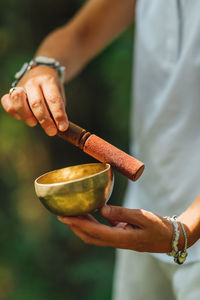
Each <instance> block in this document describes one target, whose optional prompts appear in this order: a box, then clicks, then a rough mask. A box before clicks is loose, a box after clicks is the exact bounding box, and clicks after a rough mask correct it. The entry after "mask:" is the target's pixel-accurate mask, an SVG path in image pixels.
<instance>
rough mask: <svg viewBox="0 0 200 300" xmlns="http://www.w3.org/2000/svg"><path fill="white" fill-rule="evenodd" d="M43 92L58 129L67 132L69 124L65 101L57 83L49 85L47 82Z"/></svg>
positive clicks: (43, 86)
mask: <svg viewBox="0 0 200 300" xmlns="http://www.w3.org/2000/svg"><path fill="white" fill-rule="evenodd" d="M42 91H43V93H44V97H45V100H46V102H47V105H48V107H49V110H50V112H51V114H52V116H53V118H54V120H55V123H56V125H57V127H58V129H59V130H60V131H65V130H67V128H68V126H69V122H68V118H67V115H66V112H65V104H64V99H63V97H62V93H61V91H60V90H59V88H58V85H57V83H56V82H55V81H53V82H51V84H49V82H46V81H45V82H44V83H43V84H42Z"/></svg>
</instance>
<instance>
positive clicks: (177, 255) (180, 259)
mask: <svg viewBox="0 0 200 300" xmlns="http://www.w3.org/2000/svg"><path fill="white" fill-rule="evenodd" d="M164 218H165V219H167V220H169V221H170V222H172V224H173V228H174V232H173V237H172V251H171V252H170V253H167V255H169V256H173V257H174V262H175V263H177V264H179V265H181V264H183V263H184V262H185V260H186V257H187V255H188V254H187V251H186V249H187V234H186V231H185V228H184V226H183V224H182V222H181V221H178V222H179V224H180V226H181V229H182V232H183V235H184V238H185V245H184V250H181V251H179V250H178V240H179V236H180V231H179V229H178V222H177V216H173V217H164Z"/></svg>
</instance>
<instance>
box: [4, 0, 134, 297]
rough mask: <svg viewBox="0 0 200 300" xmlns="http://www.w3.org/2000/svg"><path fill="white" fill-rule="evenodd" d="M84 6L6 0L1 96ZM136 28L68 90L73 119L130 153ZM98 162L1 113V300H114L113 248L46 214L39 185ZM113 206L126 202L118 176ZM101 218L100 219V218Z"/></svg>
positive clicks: (48, 0)
mask: <svg viewBox="0 0 200 300" xmlns="http://www.w3.org/2000/svg"><path fill="white" fill-rule="evenodd" d="M82 3H83V1H80V0H79V1H78V0H76V1H75V0H69V1H65V0H60V1H59V2H58V1H57V2H55V1H53V0H43V1H39V0H29V1H25V0H21V1H16V0H1V2H0V11H1V16H0V93H1V95H3V94H4V93H6V92H7V91H8V90H9V88H10V82H11V81H12V80H13V74H14V73H15V72H16V71H17V70H18V69H19V68H20V66H21V65H22V63H23V62H24V61H26V60H30V59H31V57H32V56H33V54H34V51H35V49H36V47H37V45H39V43H40V41H41V39H42V38H43V37H44V36H45V35H46V34H47V33H48V32H49V31H50V30H52V29H53V28H55V27H57V26H60V25H61V24H63V23H65V22H66V21H67V20H68V19H70V18H71V17H72V16H73V14H74V13H75V12H76V11H77V9H78V8H79V7H80V5H81V4H82ZM132 31H133V30H132V29H130V30H129V31H127V32H126V33H125V34H123V36H122V37H120V38H119V39H117V40H116V41H115V42H114V43H112V45H111V46H109V47H108V48H107V49H105V50H104V51H103V53H101V54H100V55H99V56H98V57H97V58H96V59H95V60H94V61H93V62H91V63H90V64H89V65H88V66H87V67H86V68H85V70H84V71H83V72H82V73H81V74H80V75H79V76H78V77H77V78H76V79H75V80H73V81H72V82H70V83H69V84H68V85H67V87H66V94H67V102H68V104H67V110H68V114H69V117H70V120H72V121H73V122H75V123H77V124H79V125H80V126H82V127H84V128H86V129H88V130H90V131H92V132H95V133H96V134H98V135H99V136H101V137H103V138H105V139H106V140H108V141H110V142H111V143H113V144H114V145H116V146H118V147H120V148H121V149H123V150H125V151H128V138H129V107H130V103H129V102H130V86H131V65H132V61H131V60H132V51H133V50H132V35H133V32H132ZM92 161H93V159H92V158H90V157H89V156H87V155H86V154H84V153H82V152H81V151H80V150H79V149H76V148H75V147H74V146H72V145H69V144H67V143H66V142H64V141H62V140H60V139H59V138H57V137H54V138H49V137H47V136H46V135H45V134H44V133H43V131H42V130H41V129H40V128H39V127H37V128H34V129H31V128H28V127H26V126H25V125H24V124H23V122H21V121H16V120H14V119H12V118H11V117H9V116H8V115H6V114H5V113H4V111H3V109H2V108H0V195H1V201H0V230H1V234H0V300H18V299H19V300H27V299H28V300H32V299H33V300H35V299H37V300H44V299H49V300H57V299H60V300H62V299H63V300H64V299H65V300H66V299H69V300H77V299H84V300H109V299H110V298H111V285H112V274H113V268H114V250H113V249H111V248H98V247H95V246H88V245H85V244H84V243H83V242H81V241H80V240H79V239H78V238H77V237H75V236H74V235H73V234H72V233H71V232H70V231H69V230H68V229H67V228H66V227H65V226H64V225H63V224H61V223H59V222H58V221H57V219H56V217H55V216H53V215H51V214H50V213H49V212H47V211H46V210H45V209H44V208H43V207H42V206H41V204H40V203H39V201H38V199H37V198H36V196H35V194H34V188H33V181H34V179H35V178H36V177H37V176H39V175H40V174H41V173H44V172H46V171H49V170H51V169H54V168H60V167H64V166H68V165H74V164H79V163H85V162H92ZM115 177H116V178H115V187H114V192H113V195H112V197H111V200H110V203H112V204H115V205H120V204H121V203H122V199H123V195H124V191H125V187H126V183H127V181H126V179H125V178H124V177H123V176H121V175H119V174H116V176H115ZM97 217H98V216H97Z"/></svg>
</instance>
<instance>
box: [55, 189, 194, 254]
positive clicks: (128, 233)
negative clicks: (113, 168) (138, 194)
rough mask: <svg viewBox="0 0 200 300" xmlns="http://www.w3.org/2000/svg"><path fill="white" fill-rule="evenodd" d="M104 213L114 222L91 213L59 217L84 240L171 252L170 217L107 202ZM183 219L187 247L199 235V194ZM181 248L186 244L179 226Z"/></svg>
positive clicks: (136, 249) (151, 250)
mask: <svg viewBox="0 0 200 300" xmlns="http://www.w3.org/2000/svg"><path fill="white" fill-rule="evenodd" d="M101 214H102V216H103V217H104V218H106V219H107V220H108V221H109V222H110V223H111V224H113V226H106V225H103V224H100V223H98V222H97V221H96V220H95V219H94V218H93V217H92V216H90V215H88V216H87V217H83V216H82V217H76V218H75V217H58V219H59V220H60V221H61V222H63V223H64V224H66V225H67V226H68V227H69V228H71V229H72V230H73V232H74V233H75V234H76V235H77V236H79V237H80V238H81V239H82V240H83V241H84V242H86V243H89V244H94V245H98V246H111V247H114V248H122V249H130V250H135V251H141V252H154V253H156V252H157V253H168V252H170V251H171V243H172V235H173V226H172V224H171V222H170V221H168V220H167V219H165V218H163V217H161V216H158V215H155V214H152V213H151V212H148V211H144V210H140V209H127V208H123V207H115V206H107V205H106V206H104V207H103V208H102V209H101ZM179 220H180V221H181V222H182V223H183V225H184V227H185V230H186V233H187V237H188V247H190V246H192V245H193V244H194V243H195V242H196V241H197V240H198V239H199V238H200V195H199V196H198V197H197V198H196V200H195V201H194V202H193V204H192V205H191V206H190V207H189V208H188V209H187V210H186V211H185V212H184V213H182V214H181V215H180V216H179ZM178 247H179V250H181V249H183V248H184V236H183V233H182V230H181V229H180V238H179V245H178Z"/></svg>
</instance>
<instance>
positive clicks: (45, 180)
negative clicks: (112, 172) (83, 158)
mask: <svg viewBox="0 0 200 300" xmlns="http://www.w3.org/2000/svg"><path fill="white" fill-rule="evenodd" d="M109 168H110V165H109V164H106V163H105V164H103V163H94V164H83V165H78V166H72V167H67V168H63V169H59V170H55V171H52V172H48V173H46V174H44V175H42V176H40V177H39V178H37V179H36V183H37V184H42V185H43V184H44V185H45V184H47V185H54V184H59V183H65V182H73V181H79V180H82V179H85V178H89V177H92V176H96V175H97V174H99V173H101V172H104V171H107V170H108V169H109Z"/></svg>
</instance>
